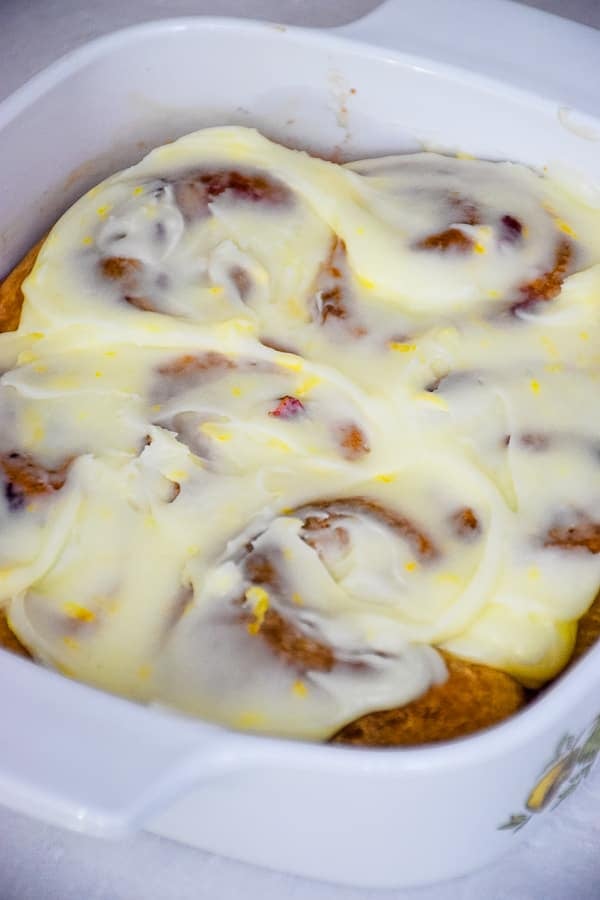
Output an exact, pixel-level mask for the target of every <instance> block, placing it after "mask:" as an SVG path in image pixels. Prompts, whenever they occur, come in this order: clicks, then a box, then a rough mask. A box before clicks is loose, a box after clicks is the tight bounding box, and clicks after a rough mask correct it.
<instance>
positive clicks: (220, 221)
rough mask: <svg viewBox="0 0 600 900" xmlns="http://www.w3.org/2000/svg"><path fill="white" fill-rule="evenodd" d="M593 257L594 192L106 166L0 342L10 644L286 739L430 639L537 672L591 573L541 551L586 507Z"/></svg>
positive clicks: (411, 168)
mask: <svg viewBox="0 0 600 900" xmlns="http://www.w3.org/2000/svg"><path fill="white" fill-rule="evenodd" d="M448 231H452V236H451V238H450V246H445V240H446V239H445V238H444V237H443V235H444V233H446V234H447V232H448ZM457 232H458V233H459V234H460V235H462V236H463V237H462V238H461V237H457V236H456V233H457ZM440 235H441V236H442V237H440ZM561 248H562V249H561ZM565 248H567V249H566V250H565ZM561 253H562V255H563V261H562V263H561V265H562V269H563V270H561V271H560V272H559V271H558V270H557V272H556V273H555V276H554V279H555V280H554V282H553V284H554V287H553V289H552V290H551V291H550V293H551V294H552V296H551V297H550V298H549V299H548V300H546V301H543V300H541V301H540V302H535V301H536V299H538V298H537V296H534V295H535V292H536V291H537V292H538V293H539V292H540V290H541V288H540V283H541V279H542V278H543V276H544V275H545V274H546V273H548V272H550V271H551V270H553V269H555V268H556V267H557V265H558V263H557V260H558V258H559V256H560V254H561ZM599 263H600V213H599V211H598V210H597V209H594V208H592V207H588V206H586V204H585V203H584V202H583V200H582V199H581V198H576V197H574V196H571V195H570V194H568V193H567V192H566V191H564V190H563V189H562V188H561V187H560V185H559V184H558V183H555V182H553V181H551V180H549V179H547V178H543V177H541V176H539V175H537V174H535V173H533V172H531V171H529V170H528V169H525V168H524V167H522V166H518V165H514V164H508V163H502V164H494V163H488V162H481V161H475V160H465V159H453V158H446V157H441V156H437V155H435V154H417V155H414V156H407V157H394V158H388V159H383V160H371V161H365V162H361V163H355V164H352V165H351V166H347V167H340V166H336V165H334V164H332V163H328V162H324V161H322V160H317V159H312V158H310V157H309V156H307V155H306V154H302V153H297V152H294V151H291V150H287V149H285V148H283V147H280V146H277V145H275V144H273V143H271V142H269V141H268V140H266V139H265V138H263V137H261V136H260V135H258V134H257V133H256V132H253V131H248V130H245V129H241V128H223V129H210V130H207V131H203V132H198V133H197V134H193V135H190V136H188V137H186V138H183V139H181V140H179V141H177V142H176V143H174V144H170V145H168V146H166V147H162V148H159V149H158V150H155V151H154V152H153V153H151V154H150V155H149V156H148V157H146V159H144V160H143V161H142V162H141V163H139V164H138V165H137V166H134V167H133V168H131V169H128V170H126V171H125V172H122V173H119V174H117V175H115V176H113V177H111V178H109V179H108V180H107V181H105V182H104V183H103V184H101V185H99V186H98V187H97V188H94V189H93V190H92V191H90V192H89V193H88V194H87V195H86V196H85V197H83V198H82V199H81V200H80V201H78V203H76V204H75V205H74V206H73V207H72V208H71V209H70V210H69V211H68V212H67V213H66V214H65V215H64V216H63V218H62V219H61V220H60V222H59V223H58V224H57V225H56V226H55V228H54V229H53V231H52V232H51V234H50V236H49V238H48V239H47V241H46V242H45V245H44V247H43V248H42V251H41V252H40V255H39V258H38V261H37V263H36V266H35V268H34V270H33V273H32V274H31V275H30V277H29V278H28V279H27V281H26V283H25V285H24V293H25V298H26V299H25V304H24V308H23V313H22V317H21V324H20V326H19V330H18V332H17V333H16V334H14V335H4V336H2V340H1V341H0V358H1V359H2V361H3V362H4V363H5V368H6V369H7V371H6V372H5V374H4V375H3V376H2V378H1V379H0V426H1V427H0V458H1V459H4V460H5V461H6V460H8V463H7V462H4V463H3V467H4V471H5V480H6V484H7V487H6V490H5V497H4V499H0V520H1V521H0V602H3V603H4V604H5V605H6V607H7V610H8V616H9V620H10V623H11V625H12V627H13V628H14V630H15V632H16V634H17V636H18V637H19V638H20V639H21V640H22V641H23V642H24V643H25V644H26V645H27V646H28V647H29V648H30V649H31V651H32V652H33V653H34V655H35V656H36V657H37V658H38V659H40V660H41V661H43V662H45V663H47V664H48V665H51V666H55V667H57V668H59V669H61V670H62V671H64V672H66V673H67V674H70V675H73V676H74V677H77V678H81V679H83V680H85V681H88V682H90V683H92V684H96V685H98V686H100V687H104V688H106V689H108V690H112V691H115V692H118V693H123V694H126V695H128V696H131V697H135V698H138V699H141V700H145V701H152V700H154V701H160V702H164V703H169V704H173V705H175V706H179V707H180V708H182V709H185V710H189V711H192V712H194V713H197V714H199V715H201V716H205V717H207V718H211V719H214V720H216V721H220V722H224V723H226V724H230V725H234V726H237V727H246V728H251V729H255V730H260V731H267V732H271V733H277V734H285V735H291V736H299V737H306V738H325V737H327V736H328V735H330V734H332V733H333V732H334V731H335V730H336V729H337V728H339V727H340V726H341V725H343V724H345V723H346V722H349V721H351V720H352V719H354V718H356V717H357V716H359V715H361V714H363V713H365V712H368V711H371V710H374V709H382V708H392V707H394V706H399V705H402V704H404V703H407V702H409V701H410V700H412V699H414V698H416V697H418V696H420V695H421V694H423V693H424V692H425V691H426V690H427V689H428V688H429V687H430V686H431V685H432V684H434V683H436V682H440V681H442V680H443V679H444V678H445V666H444V663H443V661H442V658H441V656H440V655H439V653H438V652H437V651H436V649H434V648H436V647H441V648H444V649H447V650H450V651H451V652H453V653H456V654H458V655H460V656H463V657H465V658H468V659H472V660H478V661H481V662H483V663H487V664H489V665H493V666H497V667H499V668H502V669H504V670H505V671H507V672H509V673H512V674H513V675H515V676H516V677H517V678H519V679H521V680H522V681H523V682H524V683H525V684H530V685H538V684H541V683H542V682H543V681H545V680H547V679H549V678H551V677H553V676H554V675H555V674H556V673H557V672H558V671H559V670H560V668H561V667H562V666H563V665H564V663H565V662H566V660H567V659H568V657H569V654H570V652H571V648H572V643H573V638H574V634H575V623H576V621H577V619H578V618H579V617H580V616H581V615H582V614H583V613H584V612H585V610H586V608H587V607H588V606H589V604H590V602H591V600H592V598H593V596H594V593H595V591H596V589H597V586H598V581H599V579H600V557H599V556H598V555H594V554H593V553H591V552H589V551H588V550H587V549H585V548H584V547H579V548H564V547H560V546H557V545H556V544H557V541H556V540H555V541H554V542H553V540H552V539H551V538H550V537H549V536H551V534H552V533H555V532H556V530H557V529H558V530H559V531H560V529H561V528H562V529H563V530H564V528H566V527H568V526H569V525H572V524H574V523H577V522H584V521H585V522H594V521H595V522H598V519H599V518H600V480H599V477H598V448H599V447H600V427H599V422H600V416H599V413H600V409H599V401H598V396H599V392H598V372H599V369H598V334H599V324H600V322H599V319H600V316H599V309H600V306H599V302H600V265H599ZM563 278H566V280H565V282H564V286H563V287H562V290H560V286H561V281H562V280H563ZM551 280H552V279H551ZM275 348H277V349H275ZM284 351H287V352H284ZM11 453H18V454H20V456H19V457H18V458H16V461H15V458H14V457H10V454H11ZM11 459H12V462H11ZM25 459H26V460H28V461H29V462H30V463H32V464H34V465H35V466H36V467H38V469H36V471H38V470H39V471H43V469H47V470H49V471H50V472H54V473H56V472H60V471H62V469H61V467H65V466H66V465H67V464H68V470H67V469H66V468H65V475H64V476H63V477H62V478H59V477H58V476H52V477H55V483H54V485H53V489H48V490H47V491H46V492H44V491H42V490H39V491H38V492H31V491H27V490H25V489H19V485H18V484H16V486H15V484H11V476H10V471H12V470H11V469H10V466H11V465H12V466H13V468H14V467H15V466H17V467H18V466H19V465H21V464H22V463H23V460H25ZM65 478H66V480H65ZM62 480H64V485H62ZM13 481H14V478H13ZM61 485H62V486H61ZM553 529H554V532H553ZM284 632H285V634H284V636H283V637H282V634H283V633H284ZM282 646H285V647H286V648H287V650H285V652H284V651H283V650H282V649H281V648H282ZM290 648H291V649H290Z"/></svg>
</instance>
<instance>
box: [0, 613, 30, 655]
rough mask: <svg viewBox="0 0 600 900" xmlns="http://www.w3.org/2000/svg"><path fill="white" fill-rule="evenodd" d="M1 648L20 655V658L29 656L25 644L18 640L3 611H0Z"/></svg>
mask: <svg viewBox="0 0 600 900" xmlns="http://www.w3.org/2000/svg"><path fill="white" fill-rule="evenodd" d="M0 647H2V648H3V649H4V650H10V651H11V652H12V653H18V654H19V656H29V653H28V652H27V650H26V649H25V647H24V646H23V644H21V642H20V641H18V640H17V639H16V637H15V636H14V634H13V633H12V631H11V630H10V628H9V627H8V622H7V621H6V616H5V615H4V611H3V610H0Z"/></svg>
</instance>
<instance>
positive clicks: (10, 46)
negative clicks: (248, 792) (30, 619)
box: [0, 0, 600, 900]
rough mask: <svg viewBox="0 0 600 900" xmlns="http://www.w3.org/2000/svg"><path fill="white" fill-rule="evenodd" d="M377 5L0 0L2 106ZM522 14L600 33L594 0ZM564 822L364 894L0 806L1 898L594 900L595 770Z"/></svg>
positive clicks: (599, 799)
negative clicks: (108, 837) (125, 52)
mask: <svg viewBox="0 0 600 900" xmlns="http://www.w3.org/2000/svg"><path fill="white" fill-rule="evenodd" d="M485 2H486V0H481V3H482V4H485ZM377 5H378V3H377V0H222V2H218V0H213V2H210V0H195V2H194V0H170V2H166V0H129V2H128V0H104V2H100V0H95V2H93V3H92V2H89V0H88V2H85V3H84V2H82V0H21V2H19V0H0V98H2V97H3V96H6V95H7V94H9V93H10V92H11V91H12V90H14V89H15V88H16V87H18V86H19V85H20V84H22V83H23V82H24V81H25V80H26V79H27V78H28V77H29V76H30V75H32V74H33V73H34V72H36V71H38V70H40V69H41V68H43V67H44V66H45V65H47V64H48V63H49V62H51V61H52V60H54V59H56V58H57V57H58V56H60V55H61V54H63V53H64V52H66V51H67V50H69V49H72V48H73V47H75V46H77V45H79V44H81V43H83V42H85V41H87V40H89V39H90V38H92V37H95V36H97V35H99V34H102V33H106V32H108V31H112V30H113V29H115V28H118V27H122V26H123V25H127V24H131V23H133V22H140V21H144V20H148V19H153V18H161V17H165V16H175V15H191V14H192V15H193V14H196V15H197V14H211V15H215V14H218V15H238V16H248V17H253V18H265V19H274V20H277V21H280V22H285V23H290V24H300V25H312V26H331V25H338V24H343V23H346V22H349V21H352V20H353V19H355V18H357V17H358V16H359V15H361V14H363V13H366V12H368V11H369V10H370V9H372V8H374V7H375V6H377ZM529 5H532V6H538V7H540V8H544V9H548V10H551V11H554V12H557V13H560V14H561V15H563V16H568V17H571V18H573V19H577V20H578V21H581V22H584V23H586V24H591V25H595V26H596V27H599V28H600V0H534V2H530V4H529ZM532 52H533V51H532ZM557 64H558V65H559V64H560V62H559V61H557ZM599 74H600V61H599ZM0 742H1V736H0ZM284 802H285V798H282V803H284ZM561 813H562V814H558V815H555V816H552V817H551V818H547V819H546V821H544V822H542V823H541V825H540V827H539V828H538V830H537V831H536V832H535V833H534V835H533V836H532V837H531V838H530V839H529V840H528V841H526V843H525V844H524V845H522V846H521V847H520V848H519V849H516V850H515V851H514V852H513V853H511V854H510V855H509V856H507V857H505V858H504V859H503V860H501V861H500V862H499V863H496V864H495V865H493V866H491V867H488V868H487V869H485V870H484V871H482V872H479V873H476V874H474V875H471V876H468V877H466V878H462V879H459V880H457V881H453V882H447V883H445V884H443V885H437V886H433V887H429V888H421V889H413V890H407V891H393V892H387V891H386V892H381V891H379V892H368V891H364V890H362V891H361V890H350V889H347V888H336V887H332V886H328V885H324V884H319V883H316V882H309V881H304V880H302V879H299V878H293V877H291V876H285V875H281V874H277V873H272V872H267V871H265V870H262V869H258V868H254V867H251V866H247V865H243V864H241V863H235V862H232V861H230V860H225V859H222V858H218V857H214V856H211V855H208V854H203V853H200V852H199V851H197V850H191V849H188V848H186V847H182V846H179V845H176V844H172V843H170V842H168V841H165V840H161V839H159V838H156V837H153V836H151V835H140V836H137V837H135V838H132V839H130V840H127V841H122V842H119V843H111V842H104V841H99V840H96V839H92V838H86V837H82V836H79V835H73V834H69V833H66V832H63V831H60V830H58V829H55V828H51V827H49V826H45V825H41V824H39V823H37V822H34V821H32V820H29V819H27V818H25V817H23V816H19V815H16V814H13V813H10V812H8V811H6V810H2V809H0V900H138V898H139V900H142V898H143V900H170V898H173V900H205V898H206V900H209V898H210V900H228V898H234V897H235V898H238V897H240V898H242V897H243V898H244V900H258V898H260V900H358V898H361V900H362V898H364V900H373V898H378V897H380V898H394V900H500V898H502V900H504V898H511V900H542V898H544V900H600V767H597V768H596V770H595V772H593V773H592V775H591V777H590V778H589V779H588V781H587V782H586V783H584V784H583V785H582V786H581V787H580V788H579V790H578V791H577V792H576V794H575V795H574V796H572V797H570V798H569V799H568V800H566V801H565V803H564V804H563V807H562V809H561ZM398 840H399V841H401V840H402V831H401V821H399V830H398ZM432 852H433V853H434V852H435V848H432Z"/></svg>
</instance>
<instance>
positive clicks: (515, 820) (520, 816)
mask: <svg viewBox="0 0 600 900" xmlns="http://www.w3.org/2000/svg"><path fill="white" fill-rule="evenodd" d="M530 818H531V816H528V815H526V814H525V813H517V814H516V815H515V814H513V815H512V816H511V817H510V819H509V820H508V822H504V824H503V825H498V831H515V832H516V831H519V830H520V829H521V828H522V827H523V826H524V825H527V823H528V822H529V820H530Z"/></svg>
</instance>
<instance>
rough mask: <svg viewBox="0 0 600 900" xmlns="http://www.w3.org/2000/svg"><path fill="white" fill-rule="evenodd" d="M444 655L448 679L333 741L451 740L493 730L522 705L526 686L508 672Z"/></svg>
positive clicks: (353, 726) (358, 723)
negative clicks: (415, 698) (476, 732)
mask: <svg viewBox="0 0 600 900" xmlns="http://www.w3.org/2000/svg"><path fill="white" fill-rule="evenodd" d="M442 655H443V657H444V659H445V661H446V665H447V667H448V679H447V681H445V682H444V683H443V684H439V685H434V687H432V688H430V689H429V691H427V693H426V694H424V695H423V696H422V697H419V698H418V700H413V701H412V703H407V704H406V706H401V707H399V708H398V709H390V710H382V711H380V712H372V713H368V714H367V715H366V716H361V718H360V719H357V720H356V721H355V722H351V723H350V724H349V725H346V726H345V727H344V728H342V729H341V730H340V731H338V733H337V734H336V735H335V736H334V737H333V738H332V741H333V743H335V744H357V745H362V746H369V747H394V746H401V745H403V746H411V745H413V746H414V745H416V744H429V743H434V742H436V741H448V740H451V739H452V738H457V737H464V736H465V735H467V734H471V733H472V732H474V731H480V730H481V729H482V728H489V726H490V725H495V724H496V723H497V722H501V721H502V720H503V719H506V718H507V717H508V716H510V715H512V713H514V712H517V710H518V709H520V708H521V707H522V706H523V705H524V703H525V700H526V693H525V690H524V688H523V687H522V686H521V685H520V684H518V683H517V682H516V681H515V679H514V678H511V676H510V675H506V674H505V673H504V672H499V671H498V670H496V669H491V668H489V667H488V666H479V665H476V664H475V663H471V662H466V661H463V660H460V659H457V658H456V657H453V656H451V655H450V654H448V653H443V654H442Z"/></svg>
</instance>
